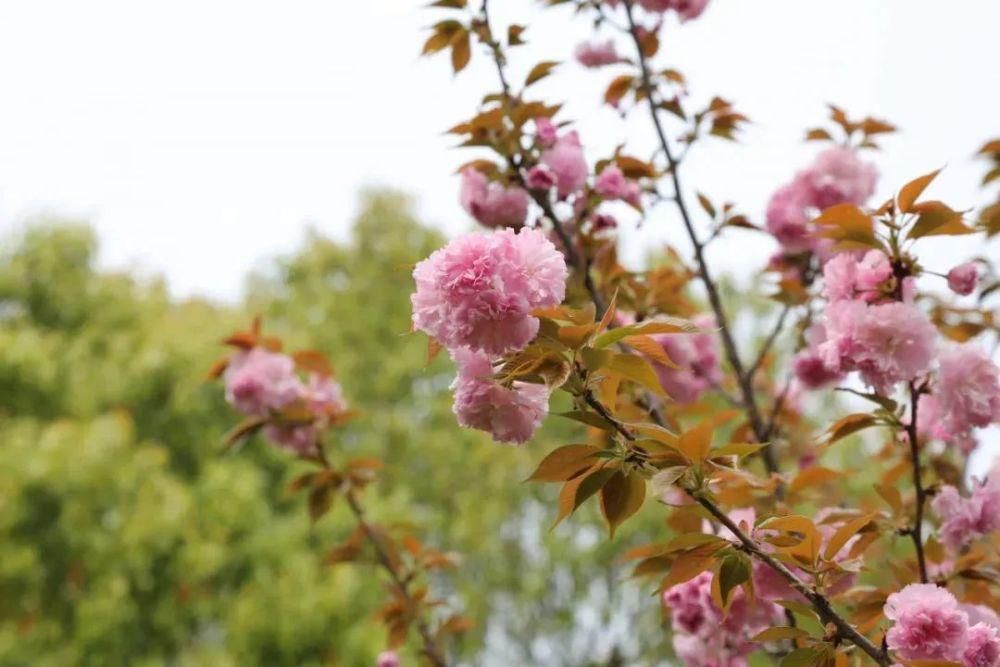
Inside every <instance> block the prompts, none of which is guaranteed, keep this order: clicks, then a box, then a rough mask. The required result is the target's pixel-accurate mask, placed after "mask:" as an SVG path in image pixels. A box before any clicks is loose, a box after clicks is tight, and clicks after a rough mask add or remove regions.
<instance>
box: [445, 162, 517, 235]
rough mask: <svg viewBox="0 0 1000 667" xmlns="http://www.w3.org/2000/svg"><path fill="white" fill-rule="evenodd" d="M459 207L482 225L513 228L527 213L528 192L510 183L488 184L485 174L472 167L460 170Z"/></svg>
mask: <svg viewBox="0 0 1000 667" xmlns="http://www.w3.org/2000/svg"><path fill="white" fill-rule="evenodd" d="M459 200H460V201H461V203H462V207H463V208H464V209H465V210H466V211H467V212H468V213H469V215H471V216H472V217H473V218H475V219H476V221H477V222H478V223H479V224H481V225H483V226H484V227H514V228H518V227H521V226H522V225H524V219H525V218H526V217H527V216H528V193H527V192H525V191H524V190H523V189H521V188H519V187H517V186H512V187H504V186H503V185H501V184H500V183H496V182H493V183H490V182H488V181H487V178H486V176H485V175H484V174H483V173H482V172H480V171H478V170H476V169H473V168H472V167H467V168H466V169H464V170H463V171H462V188H461V192H460V195H459Z"/></svg>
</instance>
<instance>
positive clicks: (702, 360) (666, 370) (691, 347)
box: [652, 315, 722, 404]
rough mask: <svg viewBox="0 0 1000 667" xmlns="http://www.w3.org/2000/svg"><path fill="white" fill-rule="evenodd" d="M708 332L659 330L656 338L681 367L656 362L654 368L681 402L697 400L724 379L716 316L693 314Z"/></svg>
mask: <svg viewBox="0 0 1000 667" xmlns="http://www.w3.org/2000/svg"><path fill="white" fill-rule="evenodd" d="M692 322H694V323H695V324H696V325H697V326H699V327H700V328H702V329H705V330H706V332H705V333H696V334H656V335H654V336H653V337H652V338H653V339H654V340H656V341H657V342H658V343H659V344H660V345H661V346H662V347H663V351H664V352H665V353H666V354H667V356H668V357H669V358H670V360H671V361H673V362H674V364H676V365H677V366H678V368H671V367H669V366H664V365H663V364H661V363H659V362H654V363H653V368H654V370H655V371H656V375H657V377H658V378H659V380H660V385H662V387H663V390H664V391H665V392H667V395H668V396H670V398H671V399H673V400H674V401H676V402H677V403H681V404H689V403H694V402H695V401H697V400H698V398H699V397H700V396H701V395H702V394H703V393H704V392H705V391H707V390H709V389H711V388H712V387H714V386H717V385H718V384H719V383H721V382H722V370H721V368H720V367H719V349H718V343H717V341H716V337H715V334H714V333H709V332H708V331H707V330H711V329H714V328H715V320H714V319H713V318H712V317H711V316H710V315H699V316H696V317H694V318H692Z"/></svg>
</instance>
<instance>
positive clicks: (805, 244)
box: [766, 147, 878, 253]
mask: <svg viewBox="0 0 1000 667" xmlns="http://www.w3.org/2000/svg"><path fill="white" fill-rule="evenodd" d="M877 181H878V171H877V170H876V169H875V165H873V164H871V163H870V162H865V161H863V160H862V159H861V158H859V157H858V154H857V151H856V150H854V149H852V148H847V147H834V148H828V149H826V150H825V151H823V152H821V153H820V154H819V155H817V156H816V159H815V160H814V161H813V163H812V164H811V165H809V166H808V167H807V168H805V169H803V170H802V171H800V172H798V173H797V174H796V175H795V178H794V179H792V181H791V183H788V184H787V185H784V186H782V187H780V188H778V190H776V191H775V193H774V194H773V195H772V196H771V200H770V201H769V202H768V205H767V218H766V225H767V230H768V231H769V232H770V233H771V234H772V235H773V236H774V238H775V239H777V240H778V243H780V244H781V246H782V249H783V250H784V251H785V252H789V253H797V252H802V251H806V250H812V251H817V252H821V253H823V252H827V251H828V249H829V243H828V242H825V241H823V240H822V239H819V238H818V237H817V235H816V234H815V231H816V230H815V229H814V227H813V225H812V224H811V221H812V220H813V219H814V218H815V217H816V214H817V213H818V212H820V211H822V210H824V209H826V208H829V207H831V206H835V205H836V204H844V203H851V204H857V205H861V204H863V203H865V202H866V201H868V198H869V197H871V196H872V195H873V194H874V193H875V184H876V182H877Z"/></svg>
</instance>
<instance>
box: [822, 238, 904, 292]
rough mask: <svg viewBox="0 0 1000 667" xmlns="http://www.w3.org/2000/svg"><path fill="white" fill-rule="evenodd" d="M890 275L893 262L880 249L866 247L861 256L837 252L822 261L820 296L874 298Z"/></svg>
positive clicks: (891, 274) (891, 275)
mask: <svg viewBox="0 0 1000 667" xmlns="http://www.w3.org/2000/svg"><path fill="white" fill-rule="evenodd" d="M892 277H893V272H892V265H891V264H890V263H889V258H888V257H886V255H885V253H884V252H882V251H881V250H869V251H868V252H866V253H865V254H864V255H863V256H862V257H861V258H860V259H859V258H858V257H857V256H856V254H855V253H851V252H841V253H837V254H836V255H834V256H833V257H832V258H830V259H829V260H828V261H827V262H826V263H825V264H824V265H823V296H824V297H826V299H827V300H828V301H839V300H841V299H862V300H865V301H876V300H878V298H879V297H880V296H881V292H882V288H883V287H885V286H886V283H888V282H889V280H890V279H891V278H892Z"/></svg>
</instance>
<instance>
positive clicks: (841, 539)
mask: <svg viewBox="0 0 1000 667" xmlns="http://www.w3.org/2000/svg"><path fill="white" fill-rule="evenodd" d="M876 516H878V513H877V512H871V513H869V514H865V515H864V516H859V517H858V518H856V519H852V520H850V521H848V522H847V523H845V524H844V525H842V526H841V527H840V528H838V529H837V532H835V533H834V534H833V536H832V537H831V538H830V541H829V542H828V543H827V545H826V550H825V551H824V552H823V558H825V559H827V560H833V559H834V558H835V557H836V556H837V553H839V552H840V550H841V549H843V548H844V545H845V544H847V542H848V541H849V540H850V539H851V538H852V537H854V535H855V534H856V533H857V532H858V531H859V530H861V529H862V528H864V527H865V526H867V525H868V524H869V523H871V522H872V519H874V518H875V517H876Z"/></svg>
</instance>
